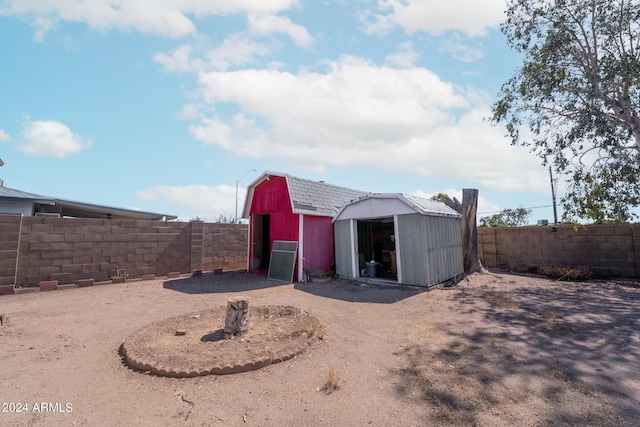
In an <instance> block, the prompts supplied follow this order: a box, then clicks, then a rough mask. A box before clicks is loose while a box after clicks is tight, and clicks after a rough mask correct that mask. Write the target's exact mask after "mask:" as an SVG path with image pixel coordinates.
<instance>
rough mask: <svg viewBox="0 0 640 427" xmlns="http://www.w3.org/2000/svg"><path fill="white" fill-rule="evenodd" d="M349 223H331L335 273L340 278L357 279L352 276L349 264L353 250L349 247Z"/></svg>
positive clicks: (347, 221) (346, 221) (351, 266)
mask: <svg viewBox="0 0 640 427" xmlns="http://www.w3.org/2000/svg"><path fill="white" fill-rule="evenodd" d="M350 222H351V221H350V220H345V221H336V222H334V223H333V230H334V235H335V237H334V240H335V248H336V273H337V274H338V275H339V276H340V277H357V276H354V272H353V265H352V262H351V260H352V256H353V251H354V250H355V249H354V248H352V247H351V227H350Z"/></svg>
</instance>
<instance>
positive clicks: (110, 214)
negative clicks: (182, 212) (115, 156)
mask: <svg viewBox="0 0 640 427" xmlns="http://www.w3.org/2000/svg"><path fill="white" fill-rule="evenodd" d="M0 201H9V202H26V203H34V204H36V205H39V206H38V208H39V211H40V212H50V213H57V214H60V216H70V217H77V218H112V219H163V218H164V219H167V220H171V219H176V218H177V216H175V215H167V214H161V213H154V212H144V211H138V210H134V209H122V208H116V207H112V206H104V205H95V204H91V203H82V202H75V201H73V200H65V199H58V198H56V197H48V196H41V195H39V194H33V193H28V192H26V191H21V190H16V189H14V188H8V187H4V186H0Z"/></svg>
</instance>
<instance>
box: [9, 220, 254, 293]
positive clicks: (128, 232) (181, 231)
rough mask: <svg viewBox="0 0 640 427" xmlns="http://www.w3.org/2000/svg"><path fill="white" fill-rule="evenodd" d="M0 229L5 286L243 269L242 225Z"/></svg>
mask: <svg viewBox="0 0 640 427" xmlns="http://www.w3.org/2000/svg"><path fill="white" fill-rule="evenodd" d="M0 230H2V234H1V237H0V257H1V258H0V284H15V285H16V286H36V285H37V284H38V283H39V282H41V281H46V280H58V282H59V283H73V282H75V281H77V280H81V279H87V278H92V279H94V280H96V281H106V280H109V279H111V278H112V277H113V276H115V274H116V268H119V269H121V270H126V272H127V274H128V276H129V277H132V278H134V277H141V276H143V275H147V274H154V275H156V276H164V275H167V274H168V273H169V272H180V273H189V272H192V271H194V270H204V271H210V270H213V269H216V268H221V269H224V270H229V269H238V268H244V267H245V266H246V261H243V259H242V257H243V256H244V260H246V243H247V239H246V235H247V226H246V225H242V224H238V225H231V224H204V223H202V222H199V221H194V222H163V221H150V220H114V219H111V220H102V219H82V218H39V217H19V216H18V217H15V216H14V217H11V216H0ZM227 235H231V236H227ZM18 241H19V245H18Z"/></svg>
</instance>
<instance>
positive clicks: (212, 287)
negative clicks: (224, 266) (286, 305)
mask: <svg viewBox="0 0 640 427" xmlns="http://www.w3.org/2000/svg"><path fill="white" fill-rule="evenodd" d="M287 284H288V283H284V282H280V281H277V280H271V279H268V278H267V276H264V275H262V274H256V273H245V272H240V273H235V272H233V273H232V272H230V273H223V274H213V273H203V274H202V276H192V277H187V278H183V279H175V280H167V281H166V282H164V285H163V287H164V288H165V289H171V290H173V291H178V292H183V293H185V294H223V293H229V292H246V291H255V290H258V289H267V288H274V287H278V286H282V285H287Z"/></svg>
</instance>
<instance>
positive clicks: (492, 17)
mask: <svg viewBox="0 0 640 427" xmlns="http://www.w3.org/2000/svg"><path fill="white" fill-rule="evenodd" d="M504 9H505V3H504V0H474V1H469V0H447V1H443V0H380V1H379V2H378V8H377V10H373V11H364V12H362V13H361V15H360V20H361V22H362V24H363V26H364V31H365V32H366V33H367V34H379V35H383V34H386V33H387V32H388V31H389V30H390V29H392V28H393V27H394V26H399V27H402V28H404V30H405V31H406V32H407V33H409V34H411V33H414V32H417V31H423V32H426V33H429V34H432V35H442V34H444V33H445V32H447V31H459V32H461V33H464V34H466V35H467V36H469V37H476V36H483V35H485V34H486V32H487V30H488V29H489V28H495V27H497V26H498V25H499V23H500V22H501V21H502V20H503V18H504V15H503V12H504Z"/></svg>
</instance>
